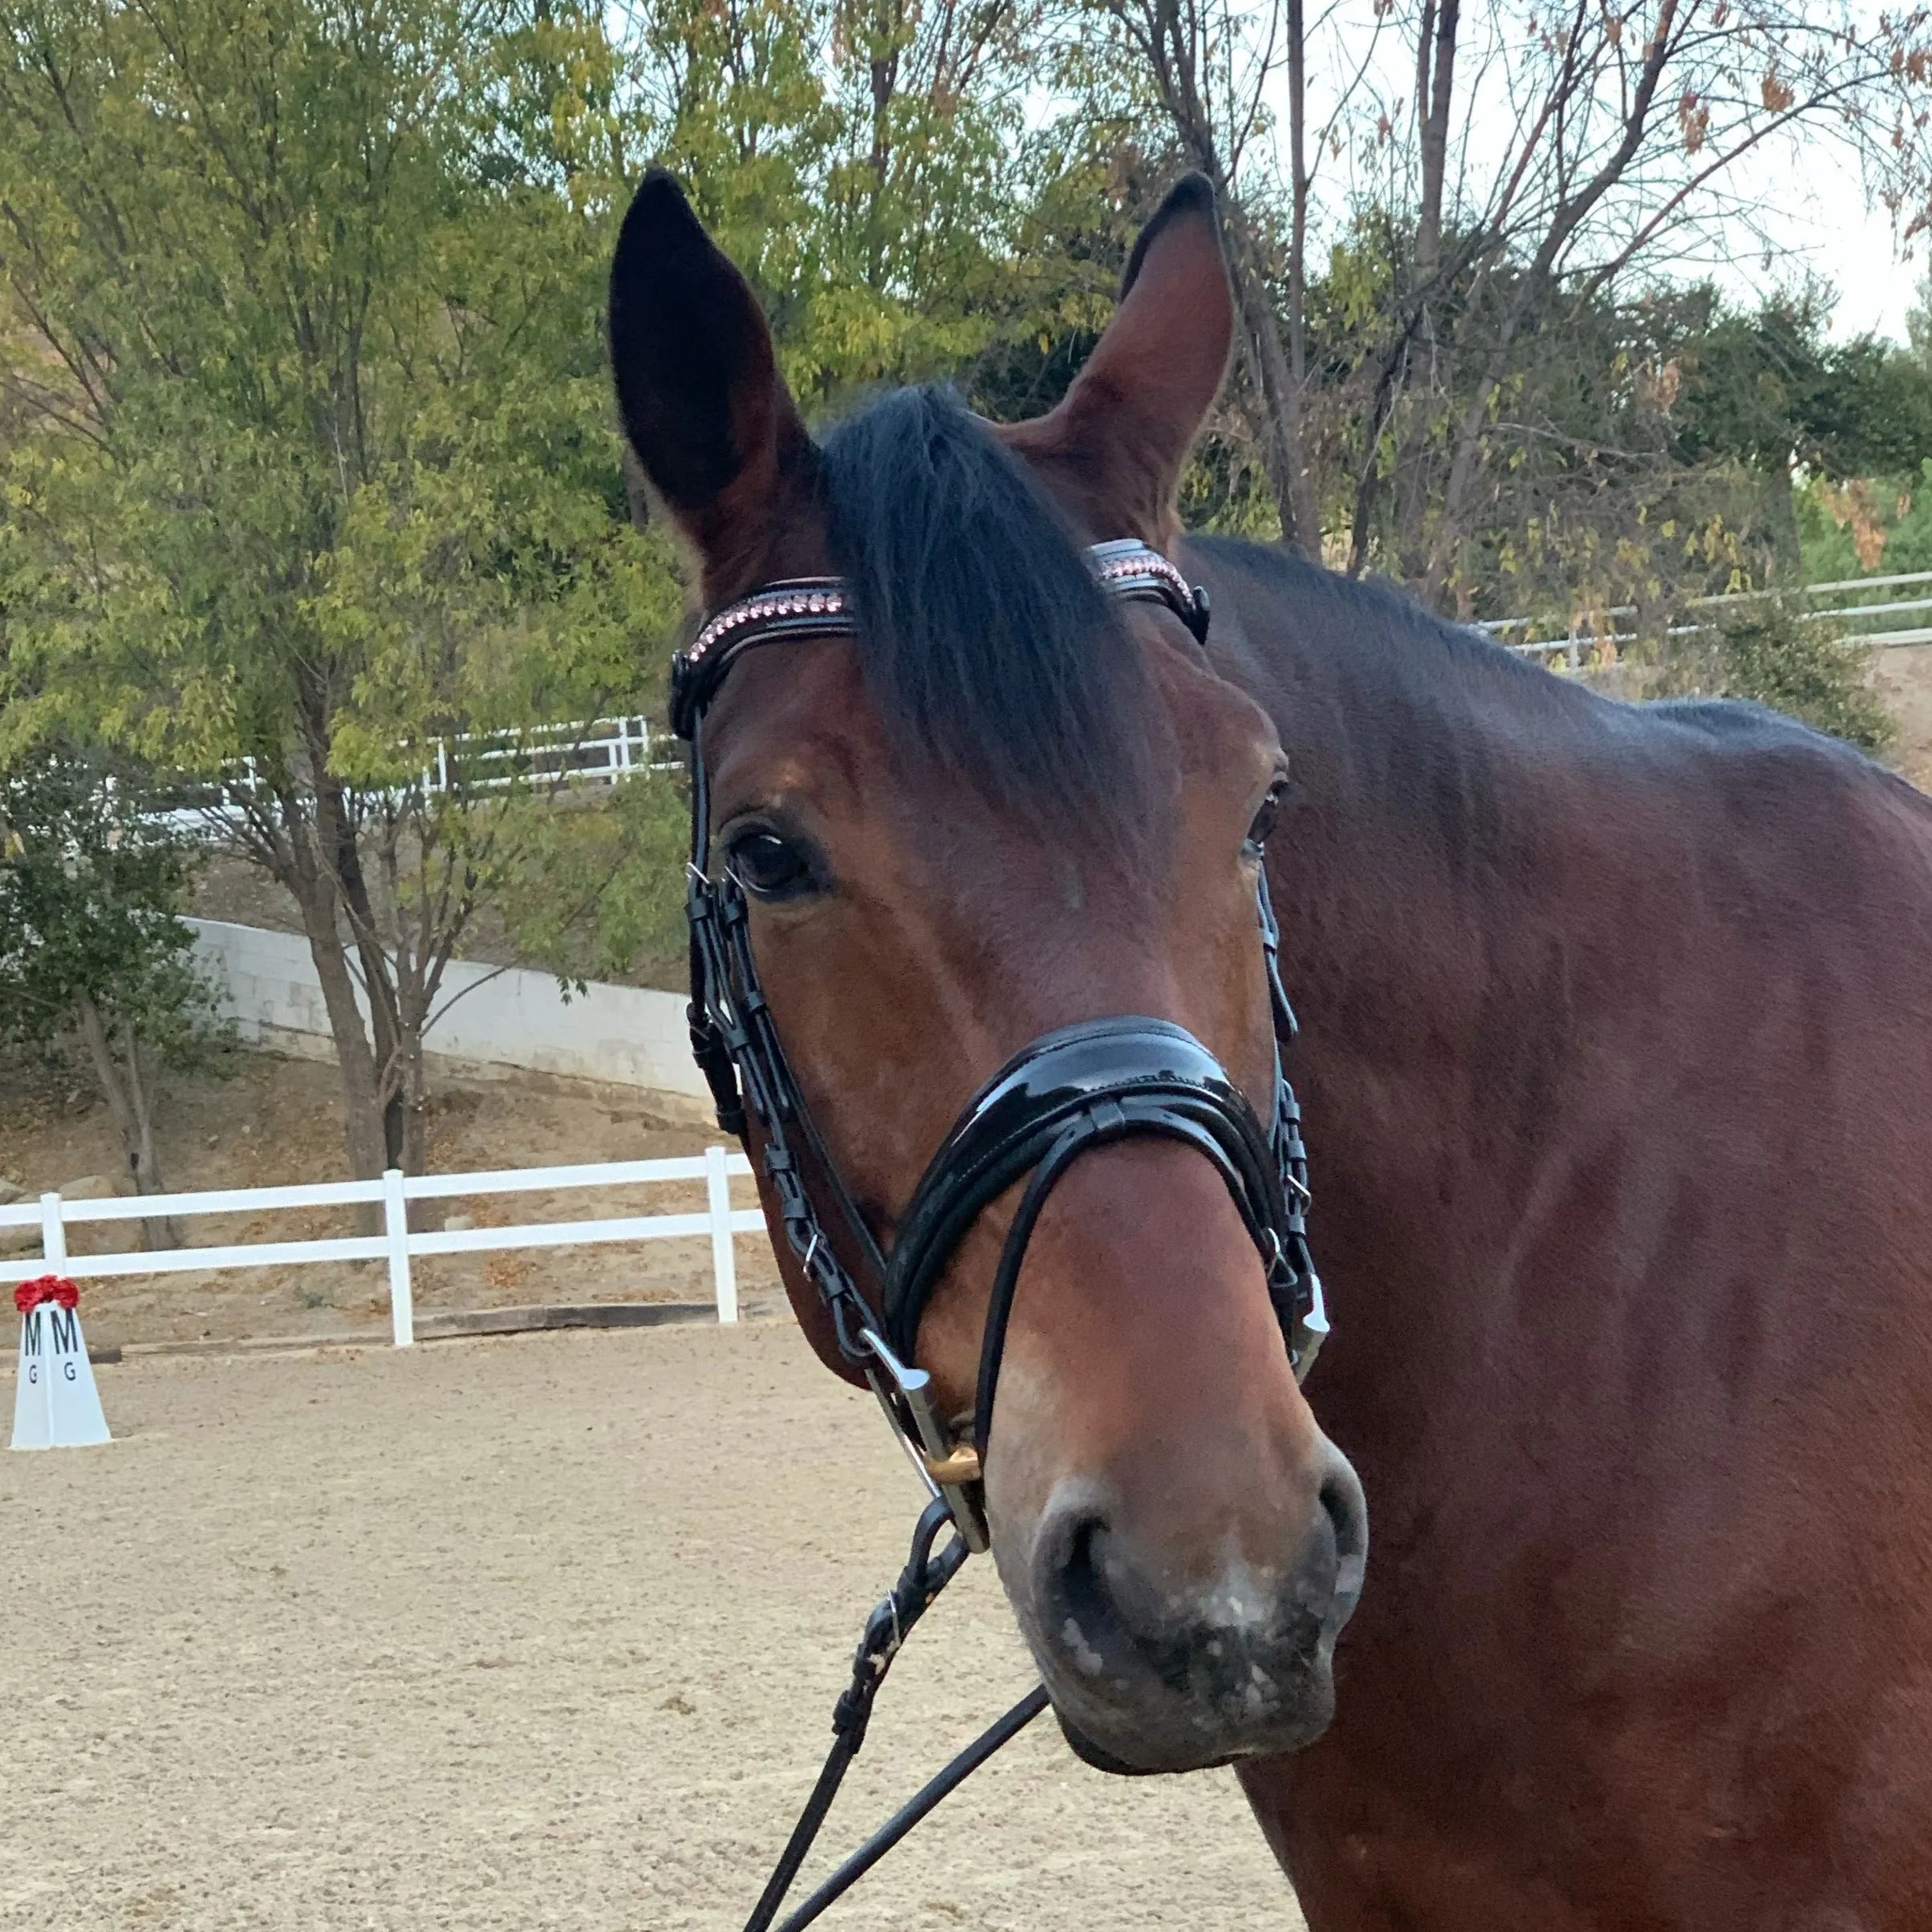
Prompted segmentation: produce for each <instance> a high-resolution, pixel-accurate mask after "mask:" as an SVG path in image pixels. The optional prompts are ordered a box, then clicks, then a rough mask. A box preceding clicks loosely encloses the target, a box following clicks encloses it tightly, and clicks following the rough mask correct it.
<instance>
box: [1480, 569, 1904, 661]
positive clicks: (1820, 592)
mask: <svg viewBox="0 0 1932 1932" xmlns="http://www.w3.org/2000/svg"><path fill="white" fill-rule="evenodd" d="M1868 591H1910V592H1912V593H1913V595H1910V596H1906V597H1887V598H1881V599H1879V600H1878V601H1877V602H1875V603H1864V602H1861V601H1859V600H1860V599H1861V598H1863V597H1864V596H1865V593H1867V592H1868ZM1776 596H1782V597H1785V598H1787V599H1789V600H1790V601H1791V602H1792V603H1794V604H1796V603H1800V600H1801V599H1812V598H1822V599H1827V600H1828V607H1826V608H1824V609H1822V610H1820V609H1816V608H1812V607H1808V605H1801V606H1800V608H1799V610H1798V611H1797V615H1798V617H1799V618H1800V620H1802V621H1804V622H1806V623H1823V622H1825V621H1830V622H1833V623H1837V624H1838V625H1840V626H1841V627H1842V628H1843V629H1844V631H1845V635H1847V636H1848V637H1849V638H1851V639H1853V640H1854V641H1856V642H1857V643H1862V644H1867V645H1869V646H1871V647H1873V649H1875V650H1885V649H1888V648H1889V647H1892V646H1893V645H1900V644H1932V570H1907V571H1904V572H1902V573H1901V574H1898V575H1896V576H1891V577H1845V578H1837V580H1835V581H1834V582H1830V583H1808V584H1799V585H1794V586H1792V588H1791V589H1790V590H1788V591H1730V592H1728V593H1727V594H1726V595H1723V596H1722V597H1698V598H1693V599H1691V600H1690V603H1688V604H1686V606H1685V609H1686V611H1722V610H1725V609H1727V608H1729V607H1731V606H1733V605H1735V604H1746V603H1755V602H1758V601H1759V600H1761V599H1765V598H1768V597H1776ZM1605 615H1606V616H1607V617H1608V618H1609V619H1610V628H1609V630H1607V631H1587V632H1586V631H1576V630H1572V631H1570V633H1569V635H1567V636H1564V637H1548V638H1528V637H1526V638H1517V637H1516V635H1515V634H1516V633H1517V632H1520V631H1532V630H1534V629H1535V627H1536V619H1534V618H1531V617H1492V618H1488V619H1485V620H1484V621H1483V622H1482V623H1479V624H1477V625H1476V626H1475V628H1476V629H1477V630H1479V631H1488V633H1489V635H1491V636H1492V637H1493V638H1495V639H1496V640H1497V641H1498V642H1499V643H1508V645H1509V647H1510V649H1511V650H1512V651H1521V652H1523V653H1524V655H1525V656H1529V657H1543V656H1550V655H1555V654H1556V653H1557V652H1558V651H1561V653H1562V654H1563V655H1564V656H1565V658H1566V659H1567V660H1569V664H1570V666H1571V668H1576V667H1577V665H1579V664H1581V663H1582V661H1583V653H1584V652H1585V651H1588V650H1592V649H1594V648H1595V647H1597V645H1599V644H1627V643H1631V642H1632V641H1633V640H1634V639H1635V638H1636V637H1637V636H1638V635H1639V633H1638V632H1637V631H1633V630H1626V629H1623V628H1621V624H1622V623H1623V622H1624V621H1625V620H1626V619H1630V618H1633V617H1634V616H1635V615H1637V607H1636V606H1635V605H1634V604H1615V605H1613V606H1612V607H1610V609H1609V611H1606V612H1605ZM1901 617H1904V618H1908V619H1917V620H1918V621H1917V622H1916V623H1903V624H1900V623H1887V622H1886V621H1885V620H1886V619H1897V618H1901ZM1572 621H1573V622H1574V620H1572ZM1713 628H1715V624H1714V623H1712V622H1711V621H1709V620H1706V621H1704V622H1701V623H1700V622H1699V621H1697V620H1695V619H1691V620H1690V621H1687V622H1686V623H1676V624H1672V625H1671V626H1670V627H1669V628H1668V629H1667V630H1666V631H1665V633H1664V635H1666V637H1693V636H1695V635H1696V634H1697V633H1698V632H1699V631H1709V630H1711V629H1713Z"/></svg>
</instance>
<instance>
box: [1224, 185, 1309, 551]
mask: <svg viewBox="0 0 1932 1932" xmlns="http://www.w3.org/2000/svg"><path fill="white" fill-rule="evenodd" d="M1216 189H1217V191H1218V192H1219V193H1220V200H1221V205H1222V208H1223V209H1224V211H1225V213H1226V217H1227V221H1226V228H1227V234H1228V269H1229V271H1230V273H1231V274H1232V278H1233V282H1234V292H1235V306H1236V311H1237V313H1238V315H1239V316H1240V325H1241V347H1242V349H1243V351H1244V360H1245V361H1246V363H1247V364H1248V372H1249V374H1250V375H1251V376H1252V378H1253V380H1254V384H1255V389H1256V395H1257V396H1258V398H1259V400H1260V404H1261V419H1262V420H1261V436H1260V442H1261V462H1262V466H1263V468H1264V469H1266V471H1267V472H1268V488H1269V489H1270V490H1271V491H1272V493H1273V496H1274V499H1275V509H1276V512H1277V513H1278V514H1279V515H1280V517H1281V541H1282V543H1283V544H1284V545H1285V546H1286V547H1287V548H1288V549H1289V550H1297V551H1299V552H1300V553H1301V554H1302V555H1303V556H1305V557H1309V558H1313V557H1315V556H1316V554H1317V552H1319V550H1321V529H1320V527H1319V526H1318V525H1317V526H1313V529H1312V531H1311V528H1310V526H1309V524H1308V522H1305V519H1304V517H1303V515H1302V513H1301V496H1302V494H1303V484H1302V458H1301V438H1300V435H1299V428H1300V417H1301V408H1300V403H1301V396H1300V393H1299V392H1298V391H1297V388H1296V384H1295V380H1294V375H1293V371H1292V370H1291V368H1290V367H1289V359H1288V357H1287V355H1286V354H1285V352H1284V351H1283V350H1282V347H1281V331H1280V329H1279V328H1278V327H1277V326H1276V319H1275V312H1274V306H1273V305H1272V303H1271V302H1269V300H1268V278H1267V277H1266V276H1265V275H1264V274H1263V273H1262V272H1261V268H1260V262H1259V261H1258V260H1257V255H1258V253H1259V251H1258V250H1256V247H1255V246H1254V242H1253V238H1252V235H1251V233H1250V232H1249V229H1248V217H1247V216H1246V214H1245V213H1244V212H1243V210H1242V208H1241V205H1240V202H1239V201H1236V199H1235V197H1234V194H1233V192H1232V190H1231V189H1228V187H1227V186H1226V185H1224V184H1223V183H1221V182H1219V181H1217V182H1216Z"/></svg>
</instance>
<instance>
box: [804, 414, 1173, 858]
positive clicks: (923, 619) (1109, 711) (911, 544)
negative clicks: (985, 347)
mask: <svg viewBox="0 0 1932 1932" xmlns="http://www.w3.org/2000/svg"><path fill="white" fill-rule="evenodd" d="M823 477H824V483H825V488H826V500H827V503H828V507H829V509H830V541H831V547H832V554H833V558H834V564H835V566H836V567H837V569H838V571H839V574H841V575H842V577H843V578H844V579H845V581H846V586H847V591H848V594H849V595H850V598H851V599H852V603H853V606H854V610H855V611H856V613H857V616H858V651H859V659H860V664H861V666H862V671H863V674H864V678H865V683H866V687H867V692H868V694H869V695H870V696H871V700H872V701H873V703H874V704H876V705H877V706H878V708H879V712H880V715H881V716H882V718H883V720H884V722H885V724H886V725H887V730H888V732H889V733H890V734H891V737H893V739H894V740H895V742H896V744H897V745H898V746H899V749H900V751H901V753H903V754H906V755H909V756H911V757H915V758H917V759H922V760H924V761H930V762H931V764H933V765H936V766H937V767H938V768H940V769H941V770H942V771H944V773H946V774H947V775H948V776H950V777H956V778H959V779H961V780H964V781H967V782H969V783H971V784H972V785H974V786H975V787H976V789H978V790H979V791H980V793H982V794H983V795H984V796H985V797H986V798H988V799H990V800H992V802H995V803H996V804H999V805H1002V806H1009V807H1015V808H1018V809H1021V810H1029V811H1032V812H1034V813H1043V814H1045V815H1048V816H1050V817H1051V818H1054V819H1056V820H1059V821H1061V822H1074V823H1082V824H1090V825H1094V826H1102V825H1104V826H1106V827H1107V828H1108V829H1109V830H1110V832H1111V834H1113V835H1114V837H1115V838H1120V837H1122V836H1126V837H1129V838H1131V837H1132V835H1133V834H1134V830H1135V828H1136V827H1137V826H1138V825H1139V824H1140V823H1141V822H1143V821H1144V819H1145V818H1146V817H1147V806H1148V802H1149V798H1150V795H1151V781H1150V777H1151V765H1152V760H1151V753H1150V737H1151V730H1150V725H1151V718H1152V716H1153V709H1154V702H1155V700H1154V692H1153V687H1152V684H1151V680H1149V679H1148V677H1147V673H1146V671H1145V668H1144V667H1143V663H1142V660H1141V655H1140V653H1139V652H1138V651H1137V650H1136V649H1135V648H1134V647H1133V645H1132V643H1131V642H1130V640H1129V639H1128V638H1127V637H1126V635H1125V634H1124V631H1123V629H1122V626H1121V624H1120V623H1119V619H1118V615H1117V613H1116V611H1114V608H1113V607H1111V605H1110V603H1109V601H1108V599H1107V598H1106V595H1105V594H1104V593H1103V592H1102V591H1101V590H1100V589H1099V588H1098V586H1097V585H1096V583H1095V582H1094V577H1093V574H1092V572H1091V571H1090V569H1089V568H1088V566H1087V564H1086V559H1085V558H1084V557H1083V556H1082V553H1081V550H1080V546H1079V542H1078V538H1076V537H1075V536H1074V533H1073V531H1072V530H1071V529H1070V527H1069V525H1068V523H1067V522H1066V520H1065V517H1063V516H1062V515H1061V513H1060V512H1059V510H1058V509H1057V508H1056V506H1055V505H1054V504H1053V501H1051V500H1050V498H1049V497H1047V495H1046V494H1045V492H1044V491H1043V490H1042V489H1041V487H1040V486H1039V485H1038V484H1037V482H1036V481H1034V479H1033V477H1032V476H1031V475H1030V474H1029V473H1028V471H1027V469H1025V465H1023V464H1022V463H1021V461H1020V460H1019V459H1018V458H1017V457H1015V456H1013V454H1012V453H1009V451H1008V450H1006V449H1004V448H1003V447H1002V446H1001V445H1000V443H999V442H998V441H997V440H995V438H994V437H993V436H992V435H990V434H989V433H988V431H987V429H986V428H985V426H984V424H981V423H980V421H979V420H977V419H976V417H974V416H972V415H970V414H969V413H968V411H967V410H966V409H965V408H964V406H963V405H962V404H960V401H959V400H958V398H957V397H956V396H954V395H953V394H952V392H950V391H948V390H946V389H944V388H936V387H923V388H908V389H901V390H897V391H895V392H892V393H891V394H889V395H887V396H883V397H882V398H880V399H879V400H877V401H875V402H874V403H872V404H871V405H870V406H869V407H867V408H865V409H863V410H862V411H861V412H859V413H858V414H857V415H854V416H851V417H850V418H849V419H847V420H846V421H845V422H843V423H842V424H839V425H838V427H837V428H835V429H834V430H833V431H832V432H830V435H829V436H826V439H825V441H824V469H823Z"/></svg>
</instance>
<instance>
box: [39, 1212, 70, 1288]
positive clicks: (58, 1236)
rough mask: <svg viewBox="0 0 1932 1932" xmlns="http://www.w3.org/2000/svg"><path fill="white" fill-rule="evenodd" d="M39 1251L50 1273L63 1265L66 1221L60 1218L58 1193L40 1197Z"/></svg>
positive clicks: (65, 1250)
mask: <svg viewBox="0 0 1932 1932" xmlns="http://www.w3.org/2000/svg"><path fill="white" fill-rule="evenodd" d="M40 1252H41V1253H42V1255H43V1256H44V1257H45V1258H46V1260H47V1272H49V1273H50V1274H51V1273H53V1272H54V1271H55V1269H57V1268H61V1267H63V1266H64V1265H65V1264H66V1261H67V1223H66V1222H64V1221H63V1220H61V1218H60V1196H59V1195H58V1194H43V1195H41V1197H40Z"/></svg>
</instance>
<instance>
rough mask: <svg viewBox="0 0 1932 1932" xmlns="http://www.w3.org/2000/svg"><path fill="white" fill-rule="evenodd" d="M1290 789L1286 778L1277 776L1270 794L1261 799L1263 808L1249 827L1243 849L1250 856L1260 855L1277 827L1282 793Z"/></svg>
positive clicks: (1271, 786) (1269, 789)
mask: <svg viewBox="0 0 1932 1932" xmlns="http://www.w3.org/2000/svg"><path fill="white" fill-rule="evenodd" d="M1287 789H1288V784H1287V781H1286V780H1285V779H1281V778H1277V779H1276V781H1274V783H1273V784H1272V785H1270V786H1269V787H1268V796H1267V797H1266V798H1264V799H1263V800H1262V801H1261V809H1260V811H1258V812H1256V814H1255V822H1254V823H1253V824H1252V825H1251V826H1249V827H1248V836H1247V838H1245V839H1244V841H1243V842H1242V846H1241V849H1242V850H1243V851H1244V852H1245V853H1246V854H1248V857H1249V858H1256V857H1257V856H1259V854H1260V850H1261V848H1262V847H1263V846H1265V845H1266V844H1267V843H1268V834H1269V833H1270V832H1272V830H1274V829H1275V818H1276V814H1278V813H1279V812H1280V811H1281V794H1282V793H1284V792H1285V791H1286V790H1287Z"/></svg>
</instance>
